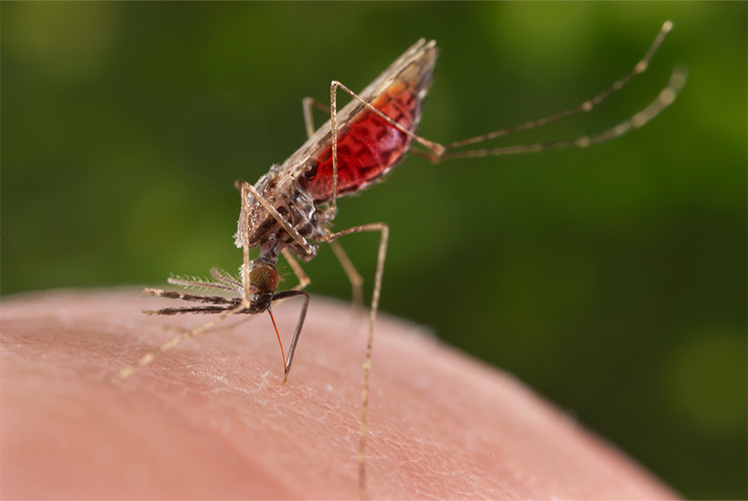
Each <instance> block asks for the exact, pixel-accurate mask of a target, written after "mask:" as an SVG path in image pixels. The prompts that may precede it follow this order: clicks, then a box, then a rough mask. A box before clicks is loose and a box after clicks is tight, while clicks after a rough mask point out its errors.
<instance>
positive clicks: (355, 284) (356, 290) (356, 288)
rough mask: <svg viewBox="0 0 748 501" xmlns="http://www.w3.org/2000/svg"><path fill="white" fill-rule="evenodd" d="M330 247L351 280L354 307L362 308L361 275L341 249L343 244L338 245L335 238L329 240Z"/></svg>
mask: <svg viewBox="0 0 748 501" xmlns="http://www.w3.org/2000/svg"><path fill="white" fill-rule="evenodd" d="M330 247H332V251H333V252H334V253H335V257H337V258H338V261H340V265H341V266H342V267H343V269H344V270H345V274H346V275H348V280H350V281H351V288H352V289H353V306H354V308H362V307H363V305H364V295H363V291H362V287H363V285H364V279H363V278H362V277H361V275H360V274H359V273H358V271H356V267H355V266H353V263H352V262H351V260H350V259H349V258H348V254H346V253H345V250H343V246H342V245H340V243H339V242H338V241H337V240H332V241H331V242H330Z"/></svg>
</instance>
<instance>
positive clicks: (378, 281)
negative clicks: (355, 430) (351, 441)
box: [324, 135, 390, 499]
mask: <svg viewBox="0 0 748 501" xmlns="http://www.w3.org/2000/svg"><path fill="white" fill-rule="evenodd" d="M333 137H334V135H333ZM365 231H378V232H380V233H381V237H380V239H379V252H378V254H377V271H376V273H375V275H374V293H373V294H372V298H371V315H370V317H369V337H368V340H367V343H366V358H365V359H364V388H363V392H362V396H361V398H362V406H361V428H360V430H359V449H358V479H359V484H358V488H359V495H360V496H361V499H368V496H367V493H366V420H367V412H368V409H369V372H370V370H371V348H372V343H373V340H374V324H375V323H376V320H377V311H379V297H380V294H381V292H382V276H383V274H384V260H385V257H386V256H387V241H388V240H389V235H390V227H389V226H387V225H386V224H384V223H372V224H365V225H362V226H356V227H353V228H349V229H347V230H343V231H340V232H337V233H331V234H328V235H327V236H326V238H325V239H324V241H326V242H332V241H334V240H337V239H338V238H340V237H344V236H346V235H350V234H352V233H362V232H365Z"/></svg>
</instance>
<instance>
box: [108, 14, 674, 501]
mask: <svg viewBox="0 0 748 501" xmlns="http://www.w3.org/2000/svg"><path fill="white" fill-rule="evenodd" d="M672 27H673V23H671V22H670V21H667V22H665V23H664V24H663V26H662V28H661V29H660V31H659V33H658V34H657V36H656V38H655V40H654V42H652V45H651V46H650V47H649V49H648V50H647V52H646V54H645V55H644V57H643V58H642V59H641V60H640V61H639V62H638V63H637V64H636V65H635V66H634V68H633V69H632V70H631V71H629V72H628V73H627V74H625V75H624V76H623V77H621V78H620V79H618V80H617V81H616V82H614V83H613V84H612V85H611V86H610V87H608V88H607V89H605V90H604V91H602V92H601V93H600V94H598V95H597V96H595V97H594V98H592V99H590V100H588V101H585V102H584V103H582V104H581V105H579V106H577V107H575V108H571V109H568V110H566V111H563V112H561V113H557V114H555V115H551V116H549V117H546V118H543V119H540V120H535V121H533V122H528V123H525V124H522V125H518V126H516V127H511V128H508V129H502V130H498V131H495V132H491V133H489V134H485V135H482V136H477V137H473V138H469V139H465V140H462V141H458V142H454V143H449V144H440V143H436V142H433V141H429V140H428V139H425V138H423V137H421V136H419V135H417V133H416V128H417V125H418V122H419V120H420V118H421V112H422V105H423V100H424V97H425V96H426V93H427V91H428V89H429V87H430V86H431V83H432V81H433V69H434V63H435V61H436V57H437V54H438V49H437V48H436V42H435V41H433V40H432V41H430V42H427V41H426V40H425V39H421V40H419V41H418V42H416V43H415V45H413V46H412V47H411V48H409V49H408V50H407V51H406V52H405V53H404V54H403V55H402V56H400V57H399V58H398V59H397V60H396V61H395V62H394V63H392V64H391V65H390V67H389V68H387V69H386V70H385V71H384V72H383V73H382V74H381V75H379V76H378V77H377V78H376V79H375V80H374V81H373V82H372V83H371V84H370V85H369V86H368V87H366V88H365V89H364V90H363V91H362V92H360V93H358V94H356V93H355V92H353V91H351V90H350V89H349V88H348V87H346V86H345V85H343V84H342V83H340V82H338V81H336V80H333V81H332V83H331V85H330V107H329V114H330V120H329V121H327V122H326V123H325V124H324V125H322V126H321V127H320V128H318V129H316V130H315V128H314V124H313V120H312V110H313V107H317V108H320V109H323V110H324V111H326V112H328V108H327V107H326V106H325V105H324V104H322V103H319V102H317V101H315V100H314V99H312V98H305V99H304V100H303V101H302V104H303V111H304V121H305V126H306V131H307V135H308V139H307V141H306V142H305V143H304V144H303V145H302V146H301V147H300V148H299V149H298V150H297V151H296V152H295V153H294V154H293V155H291V156H290V157H289V158H288V159H287V160H286V161H285V162H283V163H282V164H280V165H273V166H271V167H270V170H269V172H268V173H267V174H265V175H264V176H262V177H261V178H260V179H259V180H258V181H257V183H255V184H254V185H252V184H250V183H248V182H246V181H241V180H239V181H237V182H236V183H235V186H236V188H237V189H238V190H239V192H240V194H241V212H240V216H239V224H238V229H237V232H236V234H235V236H234V240H235V244H236V246H237V247H240V248H241V249H242V251H243V261H242V265H241V267H240V269H239V274H238V275H237V276H234V275H232V274H230V273H227V272H224V271H220V270H217V269H215V268H214V269H212V270H211V276H212V279H200V278H184V277H174V278H170V279H168V283H170V284H173V285H179V286H183V287H187V288H197V289H203V290H213V291H217V292H219V293H233V294H234V297H226V296H224V295H205V294H187V293H181V292H174V291H167V290H163V289H151V288H148V289H145V290H144V294H145V295H148V296H157V297H163V298H169V299H181V300H183V301H186V302H190V303H196V305H194V306H179V307H170V308H161V309H157V310H144V311H143V313H146V314H149V315H178V314H185V313H201V314H216V315H218V316H217V317H215V318H214V319H213V320H212V321H210V322H207V323H205V324H204V325H202V326H200V327H198V328H196V329H194V330H191V331H186V332H182V333H180V334H179V335H178V336H176V337H174V338H173V339H172V340H171V341H169V342H167V343H165V344H163V345H162V346H160V347H159V348H157V349H156V350H154V351H152V352H150V353H147V354H146V355H144V356H143V357H142V358H140V360H138V361H137V362H136V363H134V364H133V365H131V366H129V367H126V368H124V369H122V370H121V371H119V372H118V373H117V374H116V375H114V376H113V379H114V380H122V379H125V378H127V377H128V376H130V375H131V374H132V373H133V372H135V371H136V370H137V369H139V368H141V367H143V366H144V365H147V364H149V363H150V362H151V361H153V359H154V358H156V356H157V355H159V354H160V353H163V352H165V351H167V350H170V349H171V348H173V347H174V346H176V345H177V344H179V343H181V342H182V341H184V340H186V339H189V338H193V337H195V336H198V335H200V334H203V333H205V332H207V331H209V330H210V329H211V328H213V327H214V326H215V325H216V324H218V323H220V322H222V321H223V320H225V319H227V318H228V317H231V316H233V315H239V314H246V315H255V314H259V313H264V312H268V314H269V315H270V318H271V321H272V323H273V326H274V327H275V331H276V335H277V336H278V341H279V343H280V335H279V333H278V329H277V326H275V319H274V318H273V314H272V308H271V306H272V305H273V304H274V303H276V302H278V301H282V300H285V299H289V298H293V297H302V298H303V300H304V302H303V304H302V306H301V312H300V314H299V319H298V322H297V325H296V329H295V331H294V334H293V338H292V340H291V346H290V348H289V350H288V352H287V356H286V352H284V350H283V345H282V343H281V354H282V357H283V366H284V372H283V380H282V383H281V384H282V385H285V384H286V381H287V380H288V375H289V372H290V371H291V364H292V363H293V358H294V353H295V352H296V347H297V344H298V341H299V336H300V334H301V331H302V328H303V326H304V319H305V317H306V314H307V310H308V308H309V302H310V296H309V294H308V293H307V292H306V291H304V290H303V289H304V288H305V287H306V286H307V285H309V283H310V282H311V281H310V279H309V277H308V276H307V275H306V273H305V272H304V271H303V269H302V268H301V266H300V264H299V261H302V262H308V261H310V260H312V259H314V257H315V256H316V255H317V251H318V249H319V246H320V244H330V245H331V246H332V248H333V251H334V252H335V254H336V256H338V259H339V260H340V262H341V264H342V266H343V268H344V270H345V271H346V273H347V275H348V277H349V279H350V281H351V283H352V285H353V296H354V299H355V300H360V299H359V298H361V288H362V279H361V276H360V275H359V274H358V273H357V272H356V270H355V268H354V267H353V265H352V264H351V262H350V260H349V259H348V258H347V256H346V254H345V252H344V251H343V249H342V247H340V245H339V243H338V239H339V238H341V237H344V236H347V235H351V234H354V233H363V232H375V233H379V235H380V237H379V250H378V254H377V266H376V271H375V276H374V289H373V294H372V299H371V308H370V311H369V330H368V338H367V345H366V353H365V358H364V365H363V369H364V374H363V376H364V381H363V392H362V407H361V420H360V429H359V450H358V476H359V479H358V480H359V482H358V488H359V494H360V496H361V498H362V499H363V498H367V497H368V496H367V491H366V427H367V411H368V403H369V373H370V369H371V351H372V342H373V339H374V325H375V323H376V319H377V312H378V310H379V300H380V293H381V290H382V276H383V274H384V262H385V256H386V254H387V242H388V239H389V227H388V226H387V224H385V223H371V224H364V225H361V226H354V227H353V228H349V229H346V230H343V231H338V232H334V231H332V230H331V226H330V223H331V222H332V221H333V220H334V219H335V216H336V215H337V212H338V206H337V201H338V197H342V196H345V195H349V194H353V193H356V192H359V191H361V190H363V189H366V188H367V187H369V186H371V185H372V184H374V183H376V182H377V181H379V180H380V179H381V178H382V176H384V175H385V174H387V173H388V172H389V171H390V170H391V169H392V168H393V167H394V166H395V165H397V164H398V163H399V162H400V161H401V160H402V159H403V157H404V155H405V154H406V153H408V152H410V153H413V154H415V155H417V156H420V157H423V158H425V159H427V160H429V161H431V162H433V163H438V162H441V161H442V160H448V159H455V158H472V157H483V156H498V155H510V154H519V153H534V152H540V151H544V150H550V149H567V148H586V147H588V146H590V145H593V144H597V143H601V142H603V141H607V140H610V139H613V138H616V137H619V136H621V135H623V134H624V133H626V132H627V131H628V130H630V129H632V128H637V127H641V126H643V125H644V124H646V123H647V122H649V121H650V120H652V119H653V118H654V117H655V116H657V115H658V114H659V113H660V112H661V111H662V110H663V109H664V108H666V107H667V106H669V105H670V104H671V103H672V102H673V101H674V100H675V98H676V96H677V94H678V92H679V91H680V90H681V89H682V88H683V86H684V85H685V82H686V70H685V69H684V68H681V67H676V68H675V69H674V70H673V72H672V75H671V77H670V80H669V83H668V84H667V85H666V86H665V87H664V89H663V90H662V91H661V92H660V94H659V95H658V96H657V98H656V99H655V100H654V101H652V102H651V103H650V104H649V105H648V106H647V107H646V108H644V109H643V110H641V111H640V112H638V113H636V114H635V115H633V116H632V117H631V118H629V119H627V120H625V121H624V122H622V123H620V124H618V125H616V126H615V127H613V128H610V129H607V130H603V131H601V132H599V133H597V134H594V135H587V136H582V137H579V138H577V139H573V140H563V141H556V142H549V143H536V144H525V145H517V146H508V147H498V148H485V149H469V150H463V151H453V150H455V149H458V148H461V147H465V146H469V145H473V144H477V143H482V142H484V141H488V140H490V139H495V138H498V137H501V136H505V135H508V134H511V133H515V132H519V131H524V130H528V129H532V128H535V127H539V126H541V125H545V124H548V123H550V122H554V121H556V120H559V119H561V118H564V117H567V116H569V115H574V114H579V113H585V112H589V111H591V110H592V109H593V108H595V107H596V106H597V105H598V104H600V103H601V102H602V101H603V100H604V99H606V98H607V97H608V96H610V95H611V94H613V93H614V92H616V91H617V90H619V89H620V88H621V87H623V86H624V85H625V84H626V83H628V82H629V80H631V79H632V78H633V77H635V76H636V75H638V74H640V73H642V72H644V71H645V70H646V69H647V66H648V65H649V63H650V61H651V59H652V57H653V56H654V54H655V52H656V51H657V49H658V48H659V47H660V45H661V44H662V42H663V41H664V39H665V37H666V35H667V34H668V32H670V30H671V29H672ZM338 90H342V91H344V92H346V93H347V94H349V95H350V96H351V97H352V98H353V99H352V100H351V102H350V103H348V104H347V105H346V106H345V107H343V108H342V109H341V110H338V107H337V91H338ZM257 249H259V254H258V255H257V257H255V258H254V259H251V258H250V250H252V251H255V250H257ZM281 255H283V257H284V258H285V260H286V261H287V262H288V264H289V266H290V267H291V269H292V270H293V272H294V274H295V275H296V277H297V278H298V280H299V284H298V285H297V286H296V287H294V288H292V289H289V290H283V291H278V290H277V289H278V286H279V282H280V280H279V276H278V272H277V269H276V266H277V263H278V259H279V257H280V256H281Z"/></svg>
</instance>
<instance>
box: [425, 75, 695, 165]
mask: <svg viewBox="0 0 748 501" xmlns="http://www.w3.org/2000/svg"><path fill="white" fill-rule="evenodd" d="M686 77H687V71H686V69H685V68H683V67H676V68H675V70H674V71H673V74H672V75H671V77H670V82H669V83H668V85H667V87H665V88H664V89H663V90H662V91H661V92H660V94H659V95H658V96H657V99H655V100H654V101H652V102H651V103H650V104H649V106H647V107H646V108H644V109H643V110H642V111H640V112H639V113H637V114H636V115H634V116H633V117H631V118H630V119H628V120H625V121H624V122H621V123H620V124H618V125H616V126H615V127H612V128H610V129H607V130H604V131H602V132H600V133H597V134H593V135H589V136H582V137H579V138H577V139H573V140H563V141H555V142H550V143H536V144H522V145H516V146H506V147H502V148H490V149H481V150H468V151H458V152H454V153H445V154H444V155H441V156H437V155H434V154H433V153H431V152H428V151H423V150H419V149H416V148H411V149H410V152H411V153H413V154H415V155H418V156H420V157H423V158H425V159H427V160H429V161H431V162H433V163H438V162H440V161H442V160H449V159H453V158H475V157H485V156H498V155H513V154H518V153H537V152H540V151H544V150H551V149H555V150H563V149H568V148H586V147H588V146H591V145H593V144H598V143H602V142H604V141H609V140H611V139H615V138H617V137H619V136H622V135H623V134H625V133H626V132H628V131H629V130H631V129H632V128H639V127H642V126H644V125H645V124H646V123H647V122H649V121H650V120H652V119H653V118H654V117H656V116H657V115H658V114H659V113H660V112H661V111H662V110H664V109H665V108H667V107H668V106H669V105H670V104H671V103H672V102H673V101H675V98H676V97H677V96H678V93H679V92H680V90H681V89H682V88H683V86H684V85H685V84H686Z"/></svg>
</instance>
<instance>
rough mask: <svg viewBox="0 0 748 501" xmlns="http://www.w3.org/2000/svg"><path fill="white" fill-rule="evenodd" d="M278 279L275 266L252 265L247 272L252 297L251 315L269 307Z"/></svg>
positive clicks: (262, 263)
mask: <svg viewBox="0 0 748 501" xmlns="http://www.w3.org/2000/svg"><path fill="white" fill-rule="evenodd" d="M279 283H280V278H279V277H278V272H277V271H275V266H273V265H272V264H269V263H265V262H262V261H259V262H258V261H256V260H255V262H254V263H252V265H251V267H250V270H249V286H250V290H251V292H253V293H254V294H253V297H252V299H251V302H252V307H251V308H250V310H251V311H252V312H253V313H260V312H263V311H265V310H267V309H268V308H269V307H270V303H271V302H272V301H273V297H274V295H275V290H276V289H277V288H278V284H279Z"/></svg>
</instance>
